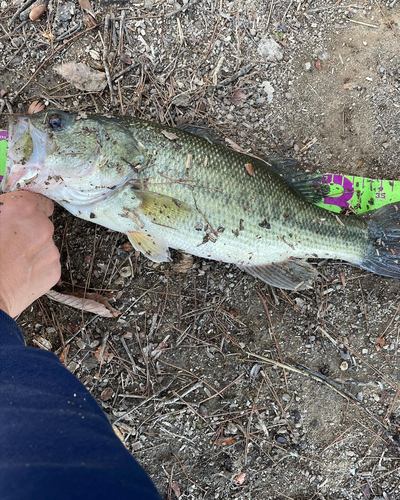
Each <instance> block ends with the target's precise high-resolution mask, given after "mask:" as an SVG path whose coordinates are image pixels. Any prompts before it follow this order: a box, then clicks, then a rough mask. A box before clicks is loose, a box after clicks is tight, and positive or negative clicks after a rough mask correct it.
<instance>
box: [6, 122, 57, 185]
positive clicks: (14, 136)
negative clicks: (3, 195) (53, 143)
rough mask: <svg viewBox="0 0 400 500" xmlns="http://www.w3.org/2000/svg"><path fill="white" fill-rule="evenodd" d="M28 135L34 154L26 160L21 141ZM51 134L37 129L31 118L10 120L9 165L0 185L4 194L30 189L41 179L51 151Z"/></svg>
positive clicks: (7, 164)
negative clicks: (47, 156)
mask: <svg viewBox="0 0 400 500" xmlns="http://www.w3.org/2000/svg"><path fill="white" fill-rule="evenodd" d="M26 133H28V134H29V137H30V139H31V140H32V153H31V155H30V157H29V158H25V157H24V155H23V152H22V148H21V144H19V141H20V140H21V139H23V136H24V134H26ZM49 139H50V137H49V134H48V133H46V132H42V131H41V130H39V129H38V128H36V127H35V126H34V125H33V124H32V122H31V120H30V118H29V116H17V117H13V118H12V119H11V120H10V124H9V130H8V147H7V163H6V171H5V174H4V178H3V180H2V182H1V184H0V190H1V191H3V192H8V191H16V190H19V189H25V188H26V189H29V185H30V184H32V183H34V181H35V180H36V179H37V178H38V177H40V174H41V172H42V170H43V167H44V161H45V158H46V155H47V153H48V149H49Z"/></svg>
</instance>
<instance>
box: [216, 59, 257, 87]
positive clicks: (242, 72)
mask: <svg viewBox="0 0 400 500" xmlns="http://www.w3.org/2000/svg"><path fill="white" fill-rule="evenodd" d="M253 68H254V64H247V66H245V67H244V68H242V69H240V70H239V71H238V72H236V73H235V74H234V75H232V76H230V77H229V78H227V79H226V80H223V81H222V82H221V83H219V84H218V85H217V89H220V88H221V87H226V86H227V85H229V84H230V83H232V82H234V81H235V80H237V79H238V78H240V77H241V76H244V75H247V73H250V71H251V70H252V69H253Z"/></svg>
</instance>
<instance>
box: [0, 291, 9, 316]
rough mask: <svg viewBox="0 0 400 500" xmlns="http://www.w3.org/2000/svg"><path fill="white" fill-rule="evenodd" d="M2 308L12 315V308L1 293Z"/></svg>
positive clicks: (0, 306) (0, 304)
mask: <svg viewBox="0 0 400 500" xmlns="http://www.w3.org/2000/svg"><path fill="white" fill-rule="evenodd" d="M0 310H1V311H3V312H5V313H6V314H8V315H9V316H11V308H10V307H9V306H8V304H7V302H6V300H5V299H3V297H2V296H1V295H0Z"/></svg>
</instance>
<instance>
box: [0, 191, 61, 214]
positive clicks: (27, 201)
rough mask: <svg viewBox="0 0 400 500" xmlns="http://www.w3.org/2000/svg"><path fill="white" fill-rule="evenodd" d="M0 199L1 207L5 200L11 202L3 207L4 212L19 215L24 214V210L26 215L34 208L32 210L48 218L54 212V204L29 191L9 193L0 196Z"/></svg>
mask: <svg viewBox="0 0 400 500" xmlns="http://www.w3.org/2000/svg"><path fill="white" fill-rule="evenodd" d="M0 197H1V200H2V205H3V204H4V202H5V201H6V200H8V201H10V202H11V204H9V203H7V204H6V205H5V206H4V208H5V209H6V210H17V212H18V211H19V213H20V214H23V213H25V212H26V210H28V213H29V212H31V211H32V209H33V207H35V208H34V210H39V212H42V213H44V214H45V215H46V216H47V217H50V215H51V214H52V213H53V211H54V203H53V202H52V201H51V200H50V199H49V198H46V197H45V196H43V195H41V194H37V193H32V192H31V191H11V192H9V193H4V194H2V195H0ZM12 207H14V208H12Z"/></svg>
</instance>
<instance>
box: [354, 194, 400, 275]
mask: <svg viewBox="0 0 400 500" xmlns="http://www.w3.org/2000/svg"><path fill="white" fill-rule="evenodd" d="M363 218H364V220H365V221H366V222H367V224H368V228H369V234H370V240H371V243H372V245H371V246H370V247H369V249H368V251H367V252H366V254H365V256H364V259H363V260H362V261H361V262H360V264H359V265H360V266H361V267H362V268H363V269H366V270H368V271H371V272H373V273H376V274H381V275H382V276H389V277H391V278H398V279H400V206H397V205H396V204H394V203H393V204H391V205H386V206H385V207H382V208H380V209H379V210H375V211H373V212H369V213H368V214H366V215H364V217H363Z"/></svg>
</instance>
